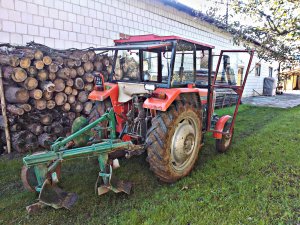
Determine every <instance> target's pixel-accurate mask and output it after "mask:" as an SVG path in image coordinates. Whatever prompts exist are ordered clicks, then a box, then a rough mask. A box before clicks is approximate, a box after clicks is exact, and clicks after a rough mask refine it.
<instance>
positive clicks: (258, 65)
mask: <svg viewBox="0 0 300 225" xmlns="http://www.w3.org/2000/svg"><path fill="white" fill-rule="evenodd" d="M260 71H261V64H260V63H256V65H255V76H260Z"/></svg>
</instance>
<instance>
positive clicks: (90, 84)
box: [84, 83, 94, 92]
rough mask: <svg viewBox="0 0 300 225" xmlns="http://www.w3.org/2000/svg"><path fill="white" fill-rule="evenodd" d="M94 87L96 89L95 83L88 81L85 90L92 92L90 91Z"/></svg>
mask: <svg viewBox="0 0 300 225" xmlns="http://www.w3.org/2000/svg"><path fill="white" fill-rule="evenodd" d="M93 89H94V84H93V83H88V84H85V85H84V90H85V91H88V92H90V91H92V90H93Z"/></svg>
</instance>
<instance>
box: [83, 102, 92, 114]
mask: <svg viewBox="0 0 300 225" xmlns="http://www.w3.org/2000/svg"><path fill="white" fill-rule="evenodd" d="M92 108H93V103H92V102H86V103H84V105H83V113H84V114H86V115H89V114H90V113H91V111H92Z"/></svg>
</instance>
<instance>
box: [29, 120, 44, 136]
mask: <svg viewBox="0 0 300 225" xmlns="http://www.w3.org/2000/svg"><path fill="white" fill-rule="evenodd" d="M28 130H29V131H30V132H31V133H33V134H34V135H36V136H39V135H41V134H42V133H43V132H44V131H43V126H42V125H41V124H39V123H31V124H29V125H28Z"/></svg>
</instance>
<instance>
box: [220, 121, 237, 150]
mask: <svg viewBox="0 0 300 225" xmlns="http://www.w3.org/2000/svg"><path fill="white" fill-rule="evenodd" d="M230 125H231V123H226V124H225V126H224V129H223V132H228V131H229V129H230ZM233 134H234V130H232V134H229V133H228V134H223V135H222V138H221V139H216V150H217V151H218V152H220V153H225V152H227V151H228V149H229V147H230V145H231V142H232V137H233Z"/></svg>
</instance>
